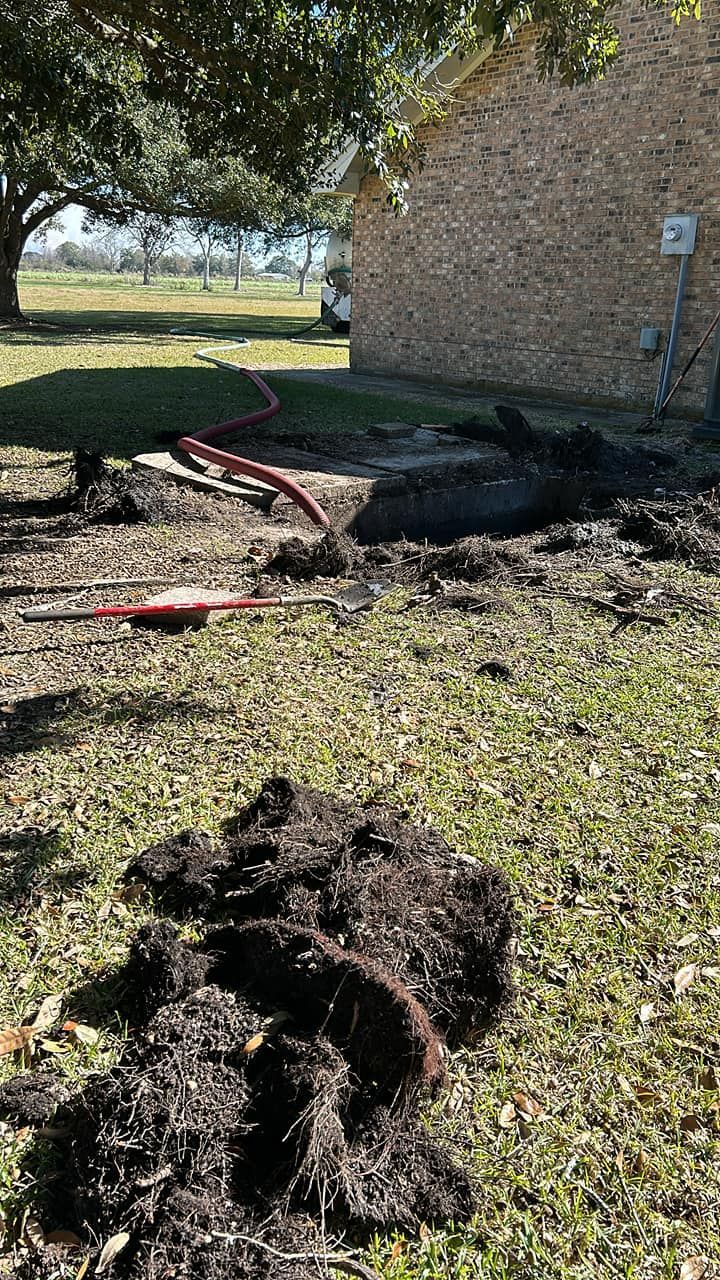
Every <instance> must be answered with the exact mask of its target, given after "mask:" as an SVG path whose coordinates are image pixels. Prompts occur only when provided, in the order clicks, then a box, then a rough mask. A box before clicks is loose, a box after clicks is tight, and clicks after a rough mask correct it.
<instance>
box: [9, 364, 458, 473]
mask: <svg viewBox="0 0 720 1280" xmlns="http://www.w3.org/2000/svg"><path fill="white" fill-rule="evenodd" d="M267 377H268V379H269V382H270V385H271V386H273V387H275V386H276V385H277V389H278V391H279V393H280V396H281V399H282V406H283V407H282V411H281V413H280V414H279V416H278V417H277V418H273V419H272V421H270V422H268V423H266V424H264V425H263V426H261V427H254V428H253V429H252V438H253V439H255V440H257V441H262V440H263V439H268V440H272V439H273V437H274V436H275V435H277V434H278V433H279V434H283V433H285V432H291V433H292V432H311V433H318V434H330V433H336V432H343V433H347V432H356V431H361V430H363V429H364V428H366V427H367V426H368V425H369V424H370V423H371V422H378V421H388V420H390V419H391V418H399V417H402V415H403V411H404V412H405V414H407V403H406V401H404V400H403V399H402V398H401V397H400V396H392V395H387V394H380V395H378V394H375V393H371V392H368V391H365V390H357V391H354V390H350V391H345V390H342V391H339V390H338V389H337V388H336V387H333V386H324V385H322V384H319V383H317V382H312V381H310V382H307V383H304V382H302V381H301V380H299V379H297V380H296V379H283V378H282V375H281V374H279V373H278V374H275V373H272V372H270V373H268V375H267ZM262 403H263V401H262V398H261V396H260V393H259V391H257V390H256V389H255V388H254V387H253V386H252V384H251V383H250V382H249V381H248V380H247V379H245V378H242V377H238V375H237V374H236V373H233V372H230V371H225V370H222V369H216V368H213V367H210V366H208V365H202V364H197V365H191V366H188V367H184V366H176V367H173V368H162V367H160V368H153V367H147V366H143V367H140V368H105V369H67V370H63V371H62V372H56V373H48V374H43V375H41V376H39V377H36V378H29V379H27V380H26V381H24V382H18V383H14V384H12V385H10V386H6V387H0V445H14V446H20V447H22V446H25V447H27V446H30V447H34V448H36V449H40V450H47V451H49V452H65V451H67V452H70V451H71V450H73V449H75V448H77V447H78V446H83V447H84V448H88V449H99V450H100V452H101V453H104V454H106V455H107V456H109V457H113V458H130V457H132V456H133V455H134V454H135V453H138V452H145V451H153V450H156V449H157V448H158V447H160V446H159V443H158V442H159V438H160V437H163V438H164V437H165V436H166V433H167V432H168V431H172V432H177V434H178V436H180V435H182V434H187V433H190V432H193V431H197V430H198V429H200V428H201V427H206V426H210V425H212V424H214V423H217V422H223V421H226V420H228V419H231V418H236V417H239V416H241V415H242V414H244V413H247V412H249V411H250V410H252V409H256V408H259V407H260V406H261V404H262ZM432 413H434V414H435V416H436V417H437V408H436V407H433V406H431V405H426V404H423V402H421V401H418V402H415V401H413V404H412V421H418V422H419V421H430V420H433V419H431V418H430V417H429V416H428V415H429V414H432ZM445 416H446V417H447V419H448V420H453V419H455V418H457V416H458V414H457V413H453V412H449V413H447V414H446V415H445ZM242 438H243V437H242V434H241V433H238V434H237V436H236V437H235V441H236V445H237V446H239V445H240V444H241V442H242ZM162 447H164V448H167V444H166V443H165V444H164V445H163V446H162ZM259 456H260V457H261V455H259ZM308 469H311V468H308Z"/></svg>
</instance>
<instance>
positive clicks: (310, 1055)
mask: <svg viewBox="0 0 720 1280" xmlns="http://www.w3.org/2000/svg"><path fill="white" fill-rule="evenodd" d="M193 836H196V837H197V838H193ZM133 872H134V873H135V872H141V873H142V874H143V876H144V877H145V883H146V884H147V885H148V886H149V887H151V888H152V891H153V893H154V894H155V895H157V896H158V898H160V899H161V900H164V901H165V902H166V904H167V903H169V902H172V904H173V909H174V910H176V911H187V910H192V912H193V913H194V916H195V920H196V925H195V926H194V927H195V929H196V930H200V931H201V926H202V925H203V924H204V922H205V921H208V920H210V921H213V920H214V921H215V922H216V924H215V927H214V928H211V929H210V931H209V932H207V933H205V935H204V937H203V938H202V940H201V941H200V942H198V943H194V944H192V943H189V942H186V941H183V940H182V939H181V938H180V937H179V935H178V933H177V930H176V928H175V926H173V925H172V924H170V923H169V922H168V921H161V922H159V923H154V924H148V925H145V926H143V928H142V929H141V930H140V931H139V933H138V934H137V936H136V938H135V941H134V943H133V946H132V949H131V954H130V957H129V959H128V962H127V964H126V966H125V968H124V970H123V972H122V973H121V974H120V976H119V980H120V986H121V987H122V988H123V990H124V997H123V999H124V1016H126V1017H127V1019H128V1021H129V1025H130V1026H131V1028H132V1029H133V1031H132V1036H131V1038H130V1040H129V1042H128V1044H127V1046H126V1049H125V1052H124V1055H123V1057H122V1059H121V1061H120V1063H119V1065H118V1066H116V1067H115V1068H113V1069H112V1070H111V1071H109V1072H107V1073H105V1074H103V1075H97V1076H95V1077H93V1079H92V1081H91V1082H90V1083H89V1084H88V1085H87V1086H86V1087H85V1089H84V1091H83V1092H82V1093H81V1094H80V1095H79V1096H78V1097H76V1098H75V1099H74V1100H73V1101H72V1102H71V1103H69V1104H67V1105H65V1106H64V1109H63V1115H62V1120H63V1124H64V1125H65V1126H66V1128H67V1130H68V1131H69V1133H70V1135H71V1136H70V1145H69V1150H68V1153H67V1160H66V1168H65V1173H64V1177H63V1180H62V1189H61V1191H59V1192H58V1196H59V1197H60V1199H59V1200H58V1204H57V1206H56V1218H57V1221H58V1225H61V1226H63V1227H64V1228H67V1227H68V1225H69V1222H70V1223H72V1224H73V1229H76V1230H77V1231H79V1232H81V1233H82V1234H83V1236H84V1237H85V1238H86V1239H89V1240H92V1241H94V1242H97V1243H95V1244H93V1245H92V1246H91V1247H90V1253H91V1261H95V1262H96V1261H97V1256H98V1255H99V1252H100V1249H101V1248H102V1245H103V1243H105V1242H106V1241H107V1240H109V1239H110V1238H111V1237H113V1236H115V1235H117V1234H118V1233H119V1232H127V1233H128V1235H129V1239H128V1241H127V1244H126V1246H125V1248H123V1250H122V1252H121V1253H120V1254H119V1255H118V1257H117V1259H116V1261H115V1262H114V1264H113V1267H114V1270H113V1274H114V1275H116V1276H117V1277H118V1280H121V1278H122V1280H166V1278H167V1277H168V1276H170V1275H172V1276H174V1277H177V1278H178V1280H191V1278H192V1280H231V1278H232V1280H235V1278H236V1277H238V1278H241V1280H260V1278H261V1277H263V1278H264V1277H266V1276H267V1275H268V1274H272V1275H273V1276H278V1277H282V1280H310V1278H311V1277H317V1276H318V1275H323V1274H327V1270H328V1269H331V1268H332V1266H333V1259H337V1257H338V1256H340V1257H341V1260H342V1261H343V1262H344V1263H346V1264H348V1265H345V1266H343V1268H342V1269H343V1270H345V1271H348V1270H349V1271H350V1273H351V1274H352V1266H353V1263H352V1259H351V1260H348V1258H347V1246H345V1245H342V1244H341V1243H340V1240H341V1239H342V1238H343V1237H344V1236H345V1235H346V1234H347V1232H348V1231H353V1232H355V1233H356V1235H357V1233H358V1232H361V1233H367V1232H372V1231H374V1230H381V1229H387V1228H388V1227H390V1226H393V1225H395V1226H398V1227H400V1228H402V1229H407V1230H412V1229H417V1227H418V1225H419V1224H420V1223H421V1222H432V1221H440V1220H447V1219H454V1220H456V1221H459V1220H463V1219H467V1217H468V1216H469V1215H470V1214H471V1213H472V1211H473V1206H474V1203H475V1202H476V1195H477V1189H476V1188H475V1187H474V1186H473V1184H472V1181H471V1179H470V1177H469V1175H468V1172H467V1170H466V1169H465V1167H464V1165H463V1163H462V1161H461V1160H459V1159H458V1154H457V1151H451V1150H450V1149H449V1148H448V1146H447V1145H446V1144H445V1143H444V1142H443V1141H442V1140H441V1139H440V1138H439V1137H438V1136H437V1135H435V1134H433V1133H432V1132H431V1130H430V1129H428V1128H427V1127H426V1126H425V1125H424V1123H423V1122H422V1120H421V1118H420V1115H421V1108H422V1106H423V1103H424V1102H425V1101H427V1100H428V1099H429V1098H430V1097H432V1096H433V1095H434V1094H435V1093H436V1092H437V1090H438V1088H439V1087H441V1085H442V1084H443V1082H444V1080H445V1060H446V1050H445V1041H446V1040H448V1041H449V1042H451V1043H457V1042H459V1041H463V1040H465V1041H467V1040H468V1038H469V1037H471V1036H472V1035H473V1034H475V1033H476V1031H477V1029H478V1027H479V1026H480V1025H481V1024H482V1023H483V1022H485V1021H487V1020H488V1019H489V1018H492V1017H494V1016H496V1015H497V1014H498V1013H499V1012H500V1010H501V1008H502V1006H503V1005H504V1004H505V1002H506V1001H507V1000H508V998H509V994H510V977H509V973H510V959H509V956H510V939H511V933H512V927H513V917H512V907H511V904H510V898H509V893H508V888H507V885H506V882H505V880H504V879H503V877H502V876H501V875H500V874H499V873H498V872H496V871H494V870H492V869H489V868H484V867H482V866H480V865H478V864H477V863H476V862H475V861H474V860H473V859H471V858H466V857H462V856H461V855H458V854H456V853H454V852H453V851H452V850H451V849H450V848H449V846H448V845H447V844H446V843H445V841H444V840H443V839H442V837H441V836H440V835H439V834H438V833H437V832H434V831H433V830H431V829H429V828H428V829H425V828H420V827H416V826H413V825H412V824H411V823H409V822H408V821H407V820H405V819H403V818H402V817H401V816H399V815H397V814H395V813H393V812H391V811H389V810H383V809H375V808H364V807H362V806H360V807H358V806H353V805H352V804H350V803H348V802H344V801H340V800H337V799H335V798H333V797H331V796H325V795H322V794H320V793H318V792H314V791H310V790H308V789H306V788H303V787H300V786H297V785H295V784H293V783H292V782H290V781H288V780H287V779H283V778H272V779H270V780H269V781H268V782H267V783H266V784H265V786H264V787H263V788H262V790H261V792H260V794H259V795H258V797H257V799H256V800H255V801H254V802H253V803H252V804H250V805H248V806H247V807H246V808H245V809H244V810H243V811H242V812H241V813H240V814H239V815H238V816H237V818H236V819H235V820H234V822H233V823H232V824H230V826H229V828H228V831H227V834H226V838H225V840H224V842H223V843H220V844H219V845H218V847H217V849H215V848H214V847H213V845H212V842H211V841H210V839H209V837H208V836H206V835H205V834H204V833H184V834H183V835H182V836H181V837H179V838H175V839H174V840H171V841H166V842H164V844H159V845H154V846H153V847H152V849H149V850H146V851H145V853H144V854H142V855H141V856H140V858H138V859H136V860H135V862H134V863H133ZM185 885H186V886H187V897H184V896H183V895H184V887H185ZM163 895H165V897H163ZM13 1106H15V1110H14V1111H13V1110H12V1108H13ZM0 1109H2V1110H4V1111H7V1112H8V1113H12V1114H20V1111H19V1109H18V1107H17V1105H16V1104H14V1103H13V1100H12V1098H7V1099H6V1101H5V1105H4V1107H2V1095H0ZM43 1221H44V1223H47V1224H48V1225H49V1226H51V1225H52V1222H51V1211H50V1210H49V1211H48V1213H47V1214H45V1215H44V1217H43ZM46 1229H47V1228H46ZM334 1241H335V1242H337V1243H333V1242H334ZM35 1262H37V1260H35ZM29 1265H30V1263H28V1264H27V1266H29ZM355 1265H356V1274H364V1275H368V1274H369V1272H368V1270H367V1268H366V1269H365V1271H364V1272H363V1271H362V1268H360V1270H358V1269H357V1268H358V1267H359V1264H355ZM27 1266H26V1271H25V1273H24V1274H25V1275H26V1276H28V1277H29V1276H30V1275H33V1280H36V1278H37V1276H38V1275H39V1274H40V1272H39V1271H38V1269H37V1266H36V1269H35V1271H34V1272H33V1271H32V1270H30V1271H28V1270H27ZM19 1274H21V1275H22V1274H23V1273H22V1270H21V1271H20V1273H19Z"/></svg>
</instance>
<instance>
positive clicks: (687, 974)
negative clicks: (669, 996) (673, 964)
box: [673, 964, 697, 996]
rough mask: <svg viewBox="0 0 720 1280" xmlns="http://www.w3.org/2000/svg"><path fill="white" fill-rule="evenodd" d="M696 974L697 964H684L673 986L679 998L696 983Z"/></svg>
mask: <svg viewBox="0 0 720 1280" xmlns="http://www.w3.org/2000/svg"><path fill="white" fill-rule="evenodd" d="M696 974H697V965H696V964H684V965H683V967H682V969H678V971H677V973H676V974H675V977H674V978H673V985H674V987H675V994H676V995H677V996H681V995H682V994H683V992H685V991H687V989H688V987H690V986H692V984H693V982H694V981H695V976H696Z"/></svg>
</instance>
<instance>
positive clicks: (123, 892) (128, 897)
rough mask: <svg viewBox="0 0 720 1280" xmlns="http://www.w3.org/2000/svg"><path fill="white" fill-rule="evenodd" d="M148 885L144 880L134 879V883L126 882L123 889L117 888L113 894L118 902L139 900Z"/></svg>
mask: <svg viewBox="0 0 720 1280" xmlns="http://www.w3.org/2000/svg"><path fill="white" fill-rule="evenodd" d="M146 889H147V885H146V884H144V883H143V881H142V880H134V881H133V882H132V884H126V885H124V886H123V887H122V888H121V889H118V890H116V892H115V893H114V894H113V895H112V896H113V898H114V899H115V901H116V902H137V899H138V898H142V896H143V894H144V893H145V890H146Z"/></svg>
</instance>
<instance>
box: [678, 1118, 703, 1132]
mask: <svg viewBox="0 0 720 1280" xmlns="http://www.w3.org/2000/svg"><path fill="white" fill-rule="evenodd" d="M698 1129H702V1120H701V1119H700V1117H699V1116H696V1115H692V1114H691V1115H687V1116H681V1117H680V1132H681V1133H697V1131H698Z"/></svg>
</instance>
